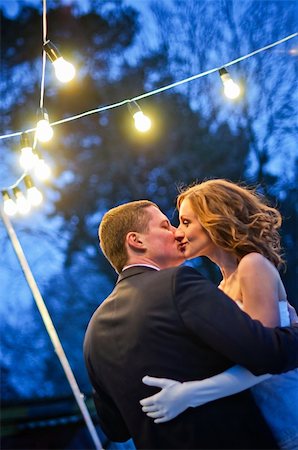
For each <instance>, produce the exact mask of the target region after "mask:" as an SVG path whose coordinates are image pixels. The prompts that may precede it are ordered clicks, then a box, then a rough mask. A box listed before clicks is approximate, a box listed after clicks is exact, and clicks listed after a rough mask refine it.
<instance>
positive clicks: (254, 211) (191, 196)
mask: <svg viewBox="0 0 298 450" xmlns="http://www.w3.org/2000/svg"><path fill="white" fill-rule="evenodd" d="M186 198H187V199H188V200H189V201H190V203H191V205H192V208H193V210H194V212H195V213H196V214H197V215H198V219H199V221H200V223H201V224H202V227H203V228H205V230H206V231H207V232H208V234H209V236H210V238H211V239H212V241H213V242H214V243H215V244H216V245H217V246H219V247H221V248H223V249H224V250H226V251H228V252H231V253H233V254H234V255H236V257H237V259H238V261H240V260H241V258H243V256H245V255H247V254H248V253H251V252H257V253H260V254H261V255H263V256H265V257H266V258H267V259H269V261H271V262H272V263H273V264H274V265H275V266H276V267H277V268H278V269H280V268H281V267H283V266H284V265H285V262H284V260H283V258H282V256H281V245H280V235H279V232H278V229H279V228H280V226H281V222H282V219H281V214H280V213H279V211H278V210H277V209H275V208H272V207H270V206H268V205H267V204H266V200H265V199H264V198H262V197H261V196H260V195H259V194H257V193H256V190H255V189H250V188H248V187H242V186H239V185H237V184H236V183H232V182H230V181H227V180H223V179H215V180H208V181H204V182H202V183H199V184H195V185H193V186H190V187H188V188H185V189H183V190H182V192H181V193H180V194H179V196H178V198H177V208H178V209H179V208H180V206H181V203H182V201H183V200H184V199H186Z"/></svg>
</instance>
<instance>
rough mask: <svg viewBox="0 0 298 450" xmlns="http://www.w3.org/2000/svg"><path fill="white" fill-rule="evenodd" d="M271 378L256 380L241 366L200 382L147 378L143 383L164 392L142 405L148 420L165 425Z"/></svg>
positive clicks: (263, 377)
mask: <svg viewBox="0 0 298 450" xmlns="http://www.w3.org/2000/svg"><path fill="white" fill-rule="evenodd" d="M270 377H271V375H269V374H266V375H261V376H258V377H257V376H255V375H253V374H252V373H251V372H250V371H249V370H247V369H245V368H244V367H242V366H239V365H237V366H233V367H231V368H230V369H228V370H226V371H225V372H222V373H220V374H218V375H215V376H213V377H211V378H206V379H205V380H201V381H187V382H184V383H180V382H179V381H175V380H170V379H167V378H155V377H149V376H146V377H144V378H143V383H145V384H147V385H149V386H155V387H160V388H161V391H160V392H158V393H157V394H155V395H152V396H151V397H147V398H144V399H142V400H141V401H140V403H141V405H142V410H143V412H145V413H146V414H147V416H148V417H151V418H153V419H155V420H154V422H155V423H162V422H167V421H169V420H171V419H173V418H174V417H176V416H178V415H179V414H180V413H182V412H183V411H185V410H186V409H187V408H189V407H196V406H200V405H204V404H205V403H208V402H211V401H213V400H217V399H219V398H222V397H227V396H229V395H233V394H237V393H238V392H241V391H243V390H245V389H248V388H250V387H252V386H254V385H255V384H258V383H260V382H261V381H264V380H267V379H268V378H270Z"/></svg>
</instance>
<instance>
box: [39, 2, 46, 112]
mask: <svg viewBox="0 0 298 450" xmlns="http://www.w3.org/2000/svg"><path fill="white" fill-rule="evenodd" d="M42 33H43V44H44V43H45V42H46V40H47V2H46V0H43V8H42ZM46 59H47V55H46V52H45V50H44V48H43V50H42V73H41V83H40V103H39V106H40V108H43V104H44V91H45V89H44V85H45V73H46Z"/></svg>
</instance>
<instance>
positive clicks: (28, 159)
mask: <svg viewBox="0 0 298 450" xmlns="http://www.w3.org/2000/svg"><path fill="white" fill-rule="evenodd" d="M35 163H36V155H34V153H33V151H32V148H30V147H24V148H22V149H21V156H20V164H21V166H22V167H23V169H25V171H26V172H27V171H28V170H31V169H32V168H33V167H34V165H35Z"/></svg>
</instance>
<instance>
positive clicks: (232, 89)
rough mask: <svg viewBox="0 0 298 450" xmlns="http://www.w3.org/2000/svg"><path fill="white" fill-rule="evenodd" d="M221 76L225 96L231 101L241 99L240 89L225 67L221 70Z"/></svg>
mask: <svg viewBox="0 0 298 450" xmlns="http://www.w3.org/2000/svg"><path fill="white" fill-rule="evenodd" d="M219 75H220V78H221V81H222V83H223V86H224V93H225V96H226V97H228V98H230V99H235V98H237V97H239V95H240V87H239V86H238V84H236V83H235V82H234V81H233V80H232V78H231V76H230V74H229V73H228V71H227V70H226V69H225V68H224V67H223V68H222V69H220V70H219Z"/></svg>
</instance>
